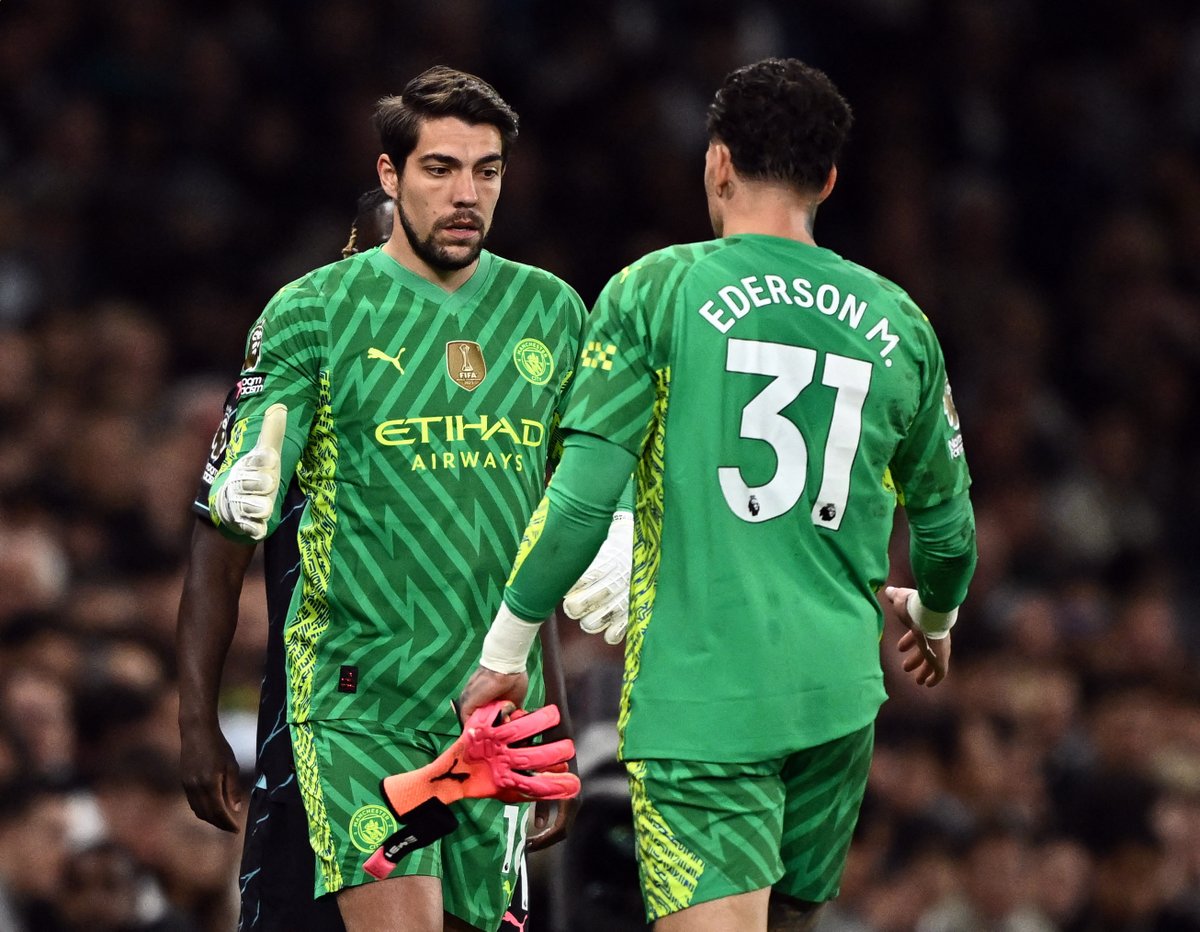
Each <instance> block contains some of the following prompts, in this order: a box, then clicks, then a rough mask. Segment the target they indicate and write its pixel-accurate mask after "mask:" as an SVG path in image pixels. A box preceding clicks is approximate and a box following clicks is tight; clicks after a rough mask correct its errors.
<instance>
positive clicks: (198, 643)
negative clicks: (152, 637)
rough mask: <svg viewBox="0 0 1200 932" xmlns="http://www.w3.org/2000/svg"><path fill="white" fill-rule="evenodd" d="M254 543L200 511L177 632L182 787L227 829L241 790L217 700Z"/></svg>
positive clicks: (196, 807) (200, 810)
mask: <svg viewBox="0 0 1200 932" xmlns="http://www.w3.org/2000/svg"><path fill="white" fill-rule="evenodd" d="M254 547H255V545H254V544H253V543H240V542H238V541H234V540H230V539H228V538H227V537H224V536H223V535H222V534H221V533H220V532H219V531H217V529H216V528H215V527H213V525H212V523H211V522H210V521H209V520H208V519H207V518H204V517H198V518H197V520H196V526H195V529H194V530H193V532H192V544H191V555H190V558H189V561H188V569H187V575H186V577H185V578H184V584H183V597H182V598H181V600H180V603H179V621H178V626H177V628H176V634H175V646H176V656H177V658H178V664H179V737H180V744H181V755H180V766H181V775H182V778H183V787H184V791H185V792H186V793H187V798H188V803H189V805H191V807H192V811H193V812H194V813H196V815H197V816H199V817H200V818H201V819H203V820H204V821H205V822H210V823H212V824H213V825H215V826H216V827H217V828H220V829H224V830H226V831H229V832H236V831H237V830H238V813H239V812H240V811H241V808H242V800H243V797H242V790H241V786H240V784H239V781H238V765H237V760H236V759H235V757H234V754H233V750H232V749H231V748H230V747H229V742H228V741H226V740H225V736H224V735H223V734H222V733H221V726H220V722H219V720H218V717H217V715H218V704H219V703H218V699H219V693H220V686H221V671H222V669H223V668H224V666H225V658H226V655H227V654H228V653H229V645H230V643H231V642H232V640H233V634H234V629H235V628H236V627H237V619H238V601H239V597H240V595H241V591H242V580H243V579H244V578H245V575H246V568H247V567H248V566H249V564H250V560H251V558H252V557H253V556H254Z"/></svg>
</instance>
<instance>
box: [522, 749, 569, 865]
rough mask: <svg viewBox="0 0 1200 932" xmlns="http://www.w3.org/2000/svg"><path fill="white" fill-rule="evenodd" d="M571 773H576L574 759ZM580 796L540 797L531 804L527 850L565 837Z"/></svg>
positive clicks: (553, 842)
mask: <svg viewBox="0 0 1200 932" xmlns="http://www.w3.org/2000/svg"><path fill="white" fill-rule="evenodd" d="M571 773H576V770H575V761H574V760H572V761H571ZM580 802H581V797H579V796H573V797H572V798H571V799H557V800H546V799H540V800H538V801H537V802H536V803H534V804H533V834H532V835H530V836H529V837H528V838H527V839H526V840H525V848H526V850H527V851H541V850H542V849H543V848H549V847H550V846H551V845H556V844H558V843H559V842H560V841H563V840H565V839H566V837H567V833H568V832H569V831H570V830H571V826H572V825H574V824H575V816H577V815H578V814H579V803H580Z"/></svg>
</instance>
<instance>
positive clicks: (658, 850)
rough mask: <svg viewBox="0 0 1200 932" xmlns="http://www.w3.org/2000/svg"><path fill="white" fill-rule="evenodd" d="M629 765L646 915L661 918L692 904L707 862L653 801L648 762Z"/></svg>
mask: <svg viewBox="0 0 1200 932" xmlns="http://www.w3.org/2000/svg"><path fill="white" fill-rule="evenodd" d="M628 769H629V775H630V778H631V779H630V781H629V791H630V795H631V796H632V798H633V822H634V829H635V831H636V834H637V854H638V868H639V873H640V874H641V881H642V896H643V897H644V899H645V901H646V914H647V917H648V918H650V919H651V920H654V919H661V918H662V917H663V916H666V915H669V914H670V913H677V912H679V911H680V910H681V909H687V907H689V906H691V905H692V898H693V897H694V896H695V895H696V887H697V886H698V885H699V883H700V875H701V874H703V873H704V862H703V861H702V860H701V859H700V858H699V856H698V855H696V854H695V853H694V852H692V851H691V850H689V849H688V848H687V847H686V846H685V845H684V844H683V842H681V841H680V840H679V839H678V838H676V837H675V834H674V832H672V831H671V827H670V826H669V825H667V820H666V819H664V818H663V816H662V813H661V812H659V811H658V810H657V809H655V808H654V804H653V803H651V802H650V797H649V795H648V794H647V793H646V784H645V777H646V762H645V761H632V762H630V763H629V764H628Z"/></svg>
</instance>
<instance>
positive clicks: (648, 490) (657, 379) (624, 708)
mask: <svg viewBox="0 0 1200 932" xmlns="http://www.w3.org/2000/svg"><path fill="white" fill-rule="evenodd" d="M654 388H655V394H656V398H655V401H654V410H653V413H652V415H651V418H650V430H649V437H648V439H647V442H646V443H644V444H642V449H643V450H644V451H645V452H644V453H643V454H642V458H641V460H640V461H639V462H638V466H637V505H636V506H635V508H634V520H635V522H636V533H635V534H634V536H633V579H632V580H631V582H630V586H629V590H630V591H629V599H630V604H629V630H628V632H627V633H626V635H625V676H624V680H623V682H622V683H621V707H620V712H619V713H618V715H617V731H618V733H619V734H620V750H621V751H622V752H623V751H624V749H625V726H626V725H627V724H628V723H629V693H630V690H631V689H632V688H633V683H634V681H635V680H636V679H637V677H638V673H640V672H641V668H642V643H643V641H644V639H645V636H646V628H647V627H648V626H649V624H650V618H651V616H652V615H653V614H654V599H655V596H656V595H657V594H658V564H659V560H660V558H661V555H662V521H663V444H664V441H665V431H666V425H667V402H668V400H669V397H670V394H671V369H670V367H668V368H666V369H660V370H658V371H657V372H655V373H654Z"/></svg>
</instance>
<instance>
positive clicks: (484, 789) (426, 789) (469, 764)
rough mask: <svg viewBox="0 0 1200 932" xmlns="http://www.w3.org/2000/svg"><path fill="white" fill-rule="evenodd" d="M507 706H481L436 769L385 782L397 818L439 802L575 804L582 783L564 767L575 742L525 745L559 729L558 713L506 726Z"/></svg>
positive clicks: (546, 710)
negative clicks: (480, 800)
mask: <svg viewBox="0 0 1200 932" xmlns="http://www.w3.org/2000/svg"><path fill="white" fill-rule="evenodd" d="M506 705H507V703H505V702H504V701H502V700H497V701H494V702H489V703H487V705H484V706H480V707H479V708H478V709H476V710H475V711H474V712H472V713H471V716H470V717H469V718H468V719H467V723H466V725H465V726H464V727H463V733H462V734H461V735H460V736H459V737H458V738H457V739H456V740H455V742H454V743H453V744H452V745H450V747H449V748H447V749H446V750H445V751H444V752H442V753H441V754H440V755H438V757H437V758H436V759H435V760H434V761H433V762H432V763H430V764H426V765H425V766H424V767H420V768H418V769H416V770H410V771H409V772H408V773H401V774H394V775H393V776H390V777H385V778H384V779H383V795H384V797H385V798H386V799H387V801H388V805H390V806H391V807H392V810H393V811H394V812H396V813H397V814H403V813H405V812H408V811H409V810H410V809H412V808H414V807H415V806H417V805H419V804H421V803H422V802H424V801H425V800H427V799H429V798H431V797H436V798H437V799H440V800H441V801H442V802H444V803H452V802H455V801H456V800H459V799H464V798H472V799H476V798H482V797H491V798H494V799H500V800H503V801H504V802H507V803H515V802H532V801H534V800H538V799H570V798H571V797H573V796H577V795H578V794H579V778H578V777H577V776H575V775H574V774H573V773H564V772H562V771H560V770H558V769H556V768H557V766H558V765H559V764H562V763H565V762H566V761H569V760H570V759H571V758H572V757H574V756H575V743H574V742H573V741H571V739H570V738H563V739H561V740H559V741H551V742H550V743H548V744H540V745H530V744H524V745H523V744H522V743H523V742H528V741H530V740H531V739H532V738H533V737H535V736H537V735H539V734H541V733H542V732H544V731H546V730H547V729H549V728H553V727H554V726H555V725H557V724H558V719H559V715H558V707H557V706H553V705H550V706H545V707H543V708H541V709H538V710H537V711H536V712H530V713H529V714H527V715H521V716H514V717H513V718H511V719H510V720H509V721H507V722H505V721H504V720H503V718H504V717H503V714H502V710H503V709H504V708H505V706H506Z"/></svg>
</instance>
